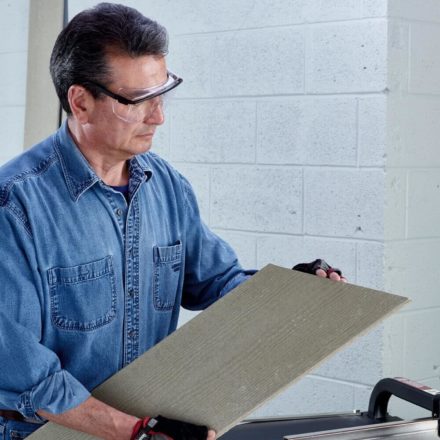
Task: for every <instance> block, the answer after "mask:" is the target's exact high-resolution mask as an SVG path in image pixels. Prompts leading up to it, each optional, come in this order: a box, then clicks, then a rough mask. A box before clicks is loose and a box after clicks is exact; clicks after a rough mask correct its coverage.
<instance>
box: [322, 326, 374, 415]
mask: <svg viewBox="0 0 440 440" xmlns="http://www.w3.org/2000/svg"><path fill="white" fill-rule="evenodd" d="M382 340H383V328H382V327H378V328H376V329H374V330H373V331H371V332H369V333H368V334H366V335H364V336H362V337H361V338H359V339H358V340H356V341H355V342H354V343H352V344H350V345H349V346H348V347H346V348H345V349H344V350H342V351H340V352H339V353H337V354H336V355H335V356H332V357H331V358H330V359H329V360H328V361H327V362H325V363H324V364H323V365H322V366H321V367H319V368H318V369H317V370H316V371H314V373H315V374H317V375H319V376H323V377H327V378H329V379H337V380H344V381H348V382H354V383H362V384H364V385H365V384H369V385H374V384H375V383H376V382H378V381H379V380H380V379H382ZM352 409H354V407H353V408H352Z"/></svg>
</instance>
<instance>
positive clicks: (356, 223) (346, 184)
mask: <svg viewBox="0 0 440 440" xmlns="http://www.w3.org/2000/svg"><path fill="white" fill-rule="evenodd" d="M304 179H305V180H304V200H305V201H304V204H305V206H304V215H305V220H304V224H305V226H304V227H305V232H306V233H307V234H310V235H318V236H319V235H320V236H334V237H352V238H359V239H361V238H369V239H382V238H383V231H384V221H383V204H384V183H385V180H384V173H383V171H381V170H356V169H350V170H344V169H341V168H339V169H337V168H333V169H331V168H324V169H322V168H317V169H316V168H309V169H306V170H305V177H304Z"/></svg>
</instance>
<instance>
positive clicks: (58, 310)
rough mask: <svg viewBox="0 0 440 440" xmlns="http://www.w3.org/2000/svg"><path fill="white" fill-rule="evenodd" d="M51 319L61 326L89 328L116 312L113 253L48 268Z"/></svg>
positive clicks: (65, 328) (101, 323) (66, 328)
mask: <svg viewBox="0 0 440 440" xmlns="http://www.w3.org/2000/svg"><path fill="white" fill-rule="evenodd" d="M48 277H49V286H50V309H51V319H52V323H53V324H54V325H55V326H56V327H58V328H60V329H63V330H79V331H89V330H95V329H97V328H99V327H102V326H103V325H106V324H108V323H109V322H111V321H112V320H113V318H114V317H115V316H116V287H115V279H114V270H113V264H112V257H111V256H107V257H105V258H102V259H101V260H97V261H92V262H89V263H84V264H79V265H77V266H72V267H54V268H52V269H49V271H48Z"/></svg>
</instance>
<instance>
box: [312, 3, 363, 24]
mask: <svg viewBox="0 0 440 440" xmlns="http://www.w3.org/2000/svg"><path fill="white" fill-rule="evenodd" d="M305 15H306V18H307V20H308V21H309V22H319V21H334V20H352V19H356V18H360V17H361V16H362V2H361V1H359V0H313V1H308V2H306V5H305Z"/></svg>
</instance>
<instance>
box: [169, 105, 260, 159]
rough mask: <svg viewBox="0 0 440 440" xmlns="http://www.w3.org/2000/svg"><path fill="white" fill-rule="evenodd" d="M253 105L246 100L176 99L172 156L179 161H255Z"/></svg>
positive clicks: (173, 111)
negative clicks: (181, 100) (182, 100)
mask: <svg viewBox="0 0 440 440" xmlns="http://www.w3.org/2000/svg"><path fill="white" fill-rule="evenodd" d="M255 113H256V104H255V102H249V101H243V100H242V101H236V100H234V101H208V102H204V101H190V102H177V101H176V102H175V103H174V104H173V108H172V116H171V118H172V121H171V124H172V129H171V157H172V159H173V161H178V162H211V163H212V162H220V163H240V162H242V163H246V162H248V163H249V162H250V163H254V162H255V118H256V115H255Z"/></svg>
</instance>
